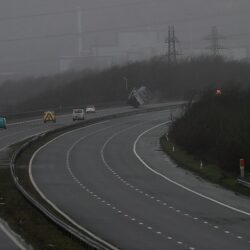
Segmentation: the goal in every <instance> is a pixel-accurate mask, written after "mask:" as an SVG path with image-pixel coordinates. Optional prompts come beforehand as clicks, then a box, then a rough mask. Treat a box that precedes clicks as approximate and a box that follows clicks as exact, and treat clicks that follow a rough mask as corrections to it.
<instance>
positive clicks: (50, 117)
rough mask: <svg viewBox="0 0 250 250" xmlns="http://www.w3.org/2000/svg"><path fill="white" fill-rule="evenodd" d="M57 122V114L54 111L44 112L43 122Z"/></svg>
mask: <svg viewBox="0 0 250 250" xmlns="http://www.w3.org/2000/svg"><path fill="white" fill-rule="evenodd" d="M50 121H51V122H56V114H55V112H54V111H46V112H44V113H43V122H44V123H46V122H50Z"/></svg>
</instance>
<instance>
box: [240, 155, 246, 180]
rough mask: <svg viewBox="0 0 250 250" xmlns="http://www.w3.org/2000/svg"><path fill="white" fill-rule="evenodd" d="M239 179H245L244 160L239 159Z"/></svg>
mask: <svg viewBox="0 0 250 250" xmlns="http://www.w3.org/2000/svg"><path fill="white" fill-rule="evenodd" d="M240 177H241V178H244V177H245V159H240Z"/></svg>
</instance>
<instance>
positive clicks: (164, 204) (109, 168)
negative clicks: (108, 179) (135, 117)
mask: <svg viewBox="0 0 250 250" xmlns="http://www.w3.org/2000/svg"><path fill="white" fill-rule="evenodd" d="M165 123H168V122H165ZM139 125H140V124H139ZM135 126H137V125H134V126H132V127H129V128H126V129H123V130H121V131H119V132H116V133H115V134H113V135H112V136H111V137H110V138H108V140H107V141H106V142H105V143H104V145H103V147H102V149H101V157H102V160H103V163H104V164H105V166H106V167H107V169H108V170H109V171H110V172H111V173H113V174H114V176H116V177H117V176H119V174H117V173H116V172H115V171H114V170H113V169H112V167H111V166H110V165H109V164H108V163H107V162H106V160H105V157H104V150H105V148H106V147H107V145H108V143H110V142H111V140H112V139H114V137H116V136H117V135H119V134H121V133H123V132H124V131H127V130H130V129H131V128H134V127H135ZM117 178H118V177H117ZM118 179H120V178H118ZM120 180H121V181H122V182H124V179H122V178H121V179H120ZM124 183H126V185H128V186H129V187H131V188H133V189H134V190H135V191H137V192H139V193H141V194H143V193H144V192H143V191H142V190H140V189H139V188H137V187H134V186H132V185H131V184H130V183H129V182H126V181H125V182H124ZM144 195H145V196H148V198H149V199H154V198H155V197H154V196H151V195H148V194H147V193H145V194H144ZM155 201H156V202H158V203H162V205H163V206H167V203H165V202H162V201H161V200H159V199H158V200H155ZM168 208H169V209H175V208H174V207H173V206H169V207H168ZM176 212H177V213H180V212H181V211H180V210H179V209H176ZM182 214H183V215H184V216H186V217H190V215H189V214H188V213H182ZM193 219H194V220H198V218H197V217H193ZM202 222H203V224H206V225H208V224H209V223H208V222H207V221H202ZM202 222H201V223H202ZM210 225H211V224H210ZM211 226H213V225H211ZM215 228H216V227H215ZM218 228H219V227H217V229H218Z"/></svg>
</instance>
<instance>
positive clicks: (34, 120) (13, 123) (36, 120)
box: [7, 114, 72, 126]
mask: <svg viewBox="0 0 250 250" xmlns="http://www.w3.org/2000/svg"><path fill="white" fill-rule="evenodd" d="M68 116H69V117H70V116H72V114H67V115H58V116H57V117H58V118H63V117H68ZM38 121H43V119H42V118H38V119H33V120H28V121H23V122H12V123H7V126H14V125H20V124H26V123H31V122H38Z"/></svg>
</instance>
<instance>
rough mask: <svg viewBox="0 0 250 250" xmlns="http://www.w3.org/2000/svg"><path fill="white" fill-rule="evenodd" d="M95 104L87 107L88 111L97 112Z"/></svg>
mask: <svg viewBox="0 0 250 250" xmlns="http://www.w3.org/2000/svg"><path fill="white" fill-rule="evenodd" d="M95 112H96V110H95V106H93V105H91V106H87V107H86V113H95Z"/></svg>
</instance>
